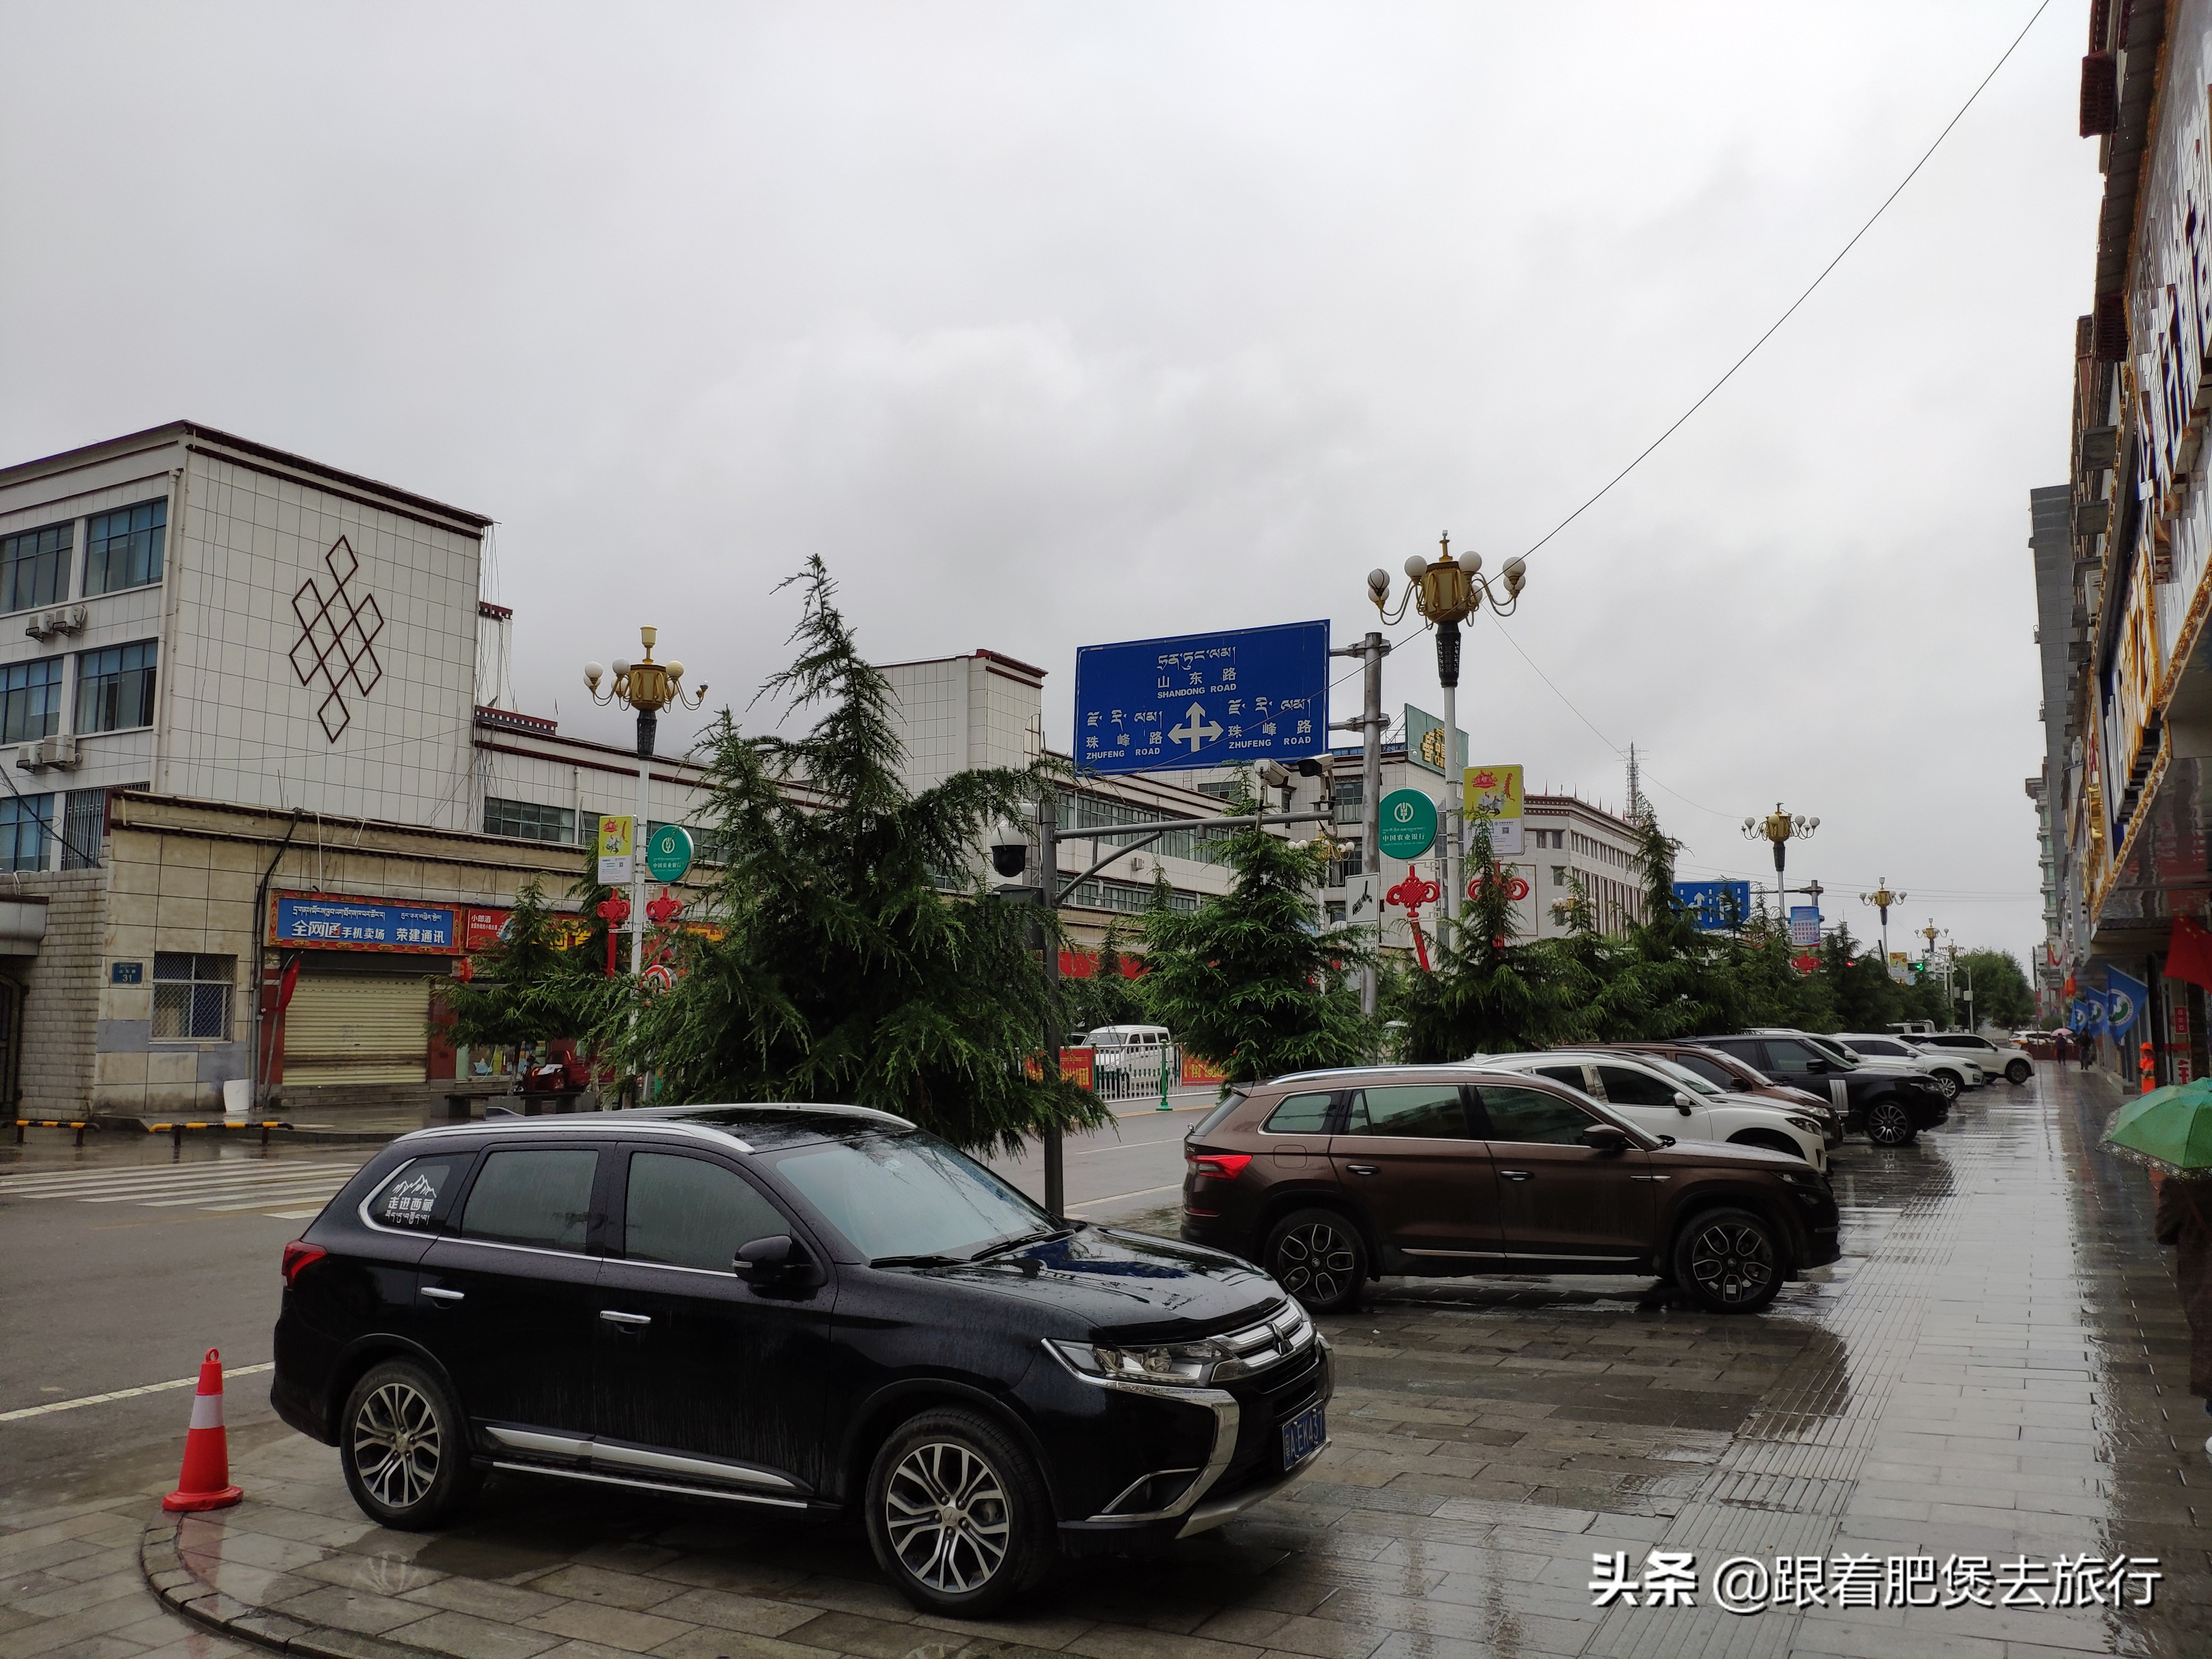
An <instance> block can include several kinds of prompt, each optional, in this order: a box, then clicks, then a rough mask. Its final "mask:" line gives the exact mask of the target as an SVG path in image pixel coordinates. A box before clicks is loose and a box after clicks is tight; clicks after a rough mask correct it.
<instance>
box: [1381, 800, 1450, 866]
mask: <svg viewBox="0 0 2212 1659" xmlns="http://www.w3.org/2000/svg"><path fill="white" fill-rule="evenodd" d="M1382 818H1383V829H1382V835H1381V841H1382V846H1383V857H1385V858H1390V859H1417V858H1419V857H1420V856H1421V854H1424V853H1425V852H1427V851H1428V850H1429V848H1431V847H1433V846H1435V845H1436V841H1437V804H1436V802H1434V801H1432V800H1431V799H1429V798H1428V797H1427V796H1426V795H1425V794H1423V793H1421V792H1420V791H1419V790H1418V789H1393V790H1392V791H1391V792H1390V793H1389V794H1387V795H1385V796H1383V811H1382Z"/></svg>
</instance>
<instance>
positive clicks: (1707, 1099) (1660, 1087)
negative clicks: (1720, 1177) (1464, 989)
mask: <svg viewBox="0 0 2212 1659" xmlns="http://www.w3.org/2000/svg"><path fill="white" fill-rule="evenodd" d="M1467 1064H1468V1065H1470V1066H1481V1067H1482V1068H1483V1069H1484V1070H1485V1071H1492V1072H1515V1073H1532V1074H1534V1076H1537V1077H1547V1078H1549V1079H1552V1081H1553V1082H1554V1083H1564V1084H1565V1085H1567V1087H1569V1088H1570V1089H1577V1090H1580V1091H1582V1092H1583V1094H1586V1095H1588V1096H1589V1097H1591V1098H1592V1099H1594V1100H1601V1101H1603V1102H1604V1103H1606V1104H1607V1105H1608V1106H1610V1107H1612V1108H1613V1113H1614V1115H1616V1116H1620V1117H1625V1118H1626V1119H1628V1121H1630V1122H1632V1123H1634V1124H1636V1125H1637V1126H1638V1127H1640V1128H1642V1129H1643V1130H1644V1132H1645V1133H1647V1134H1651V1135H1656V1136H1660V1137H1662V1138H1663V1137H1668V1136H1672V1137H1673V1138H1674V1139H1677V1140H1724V1141H1728V1142H1730V1143H1731V1144H1733V1145H1735V1146H1764V1147H1765V1148H1766V1149H1767V1150H1768V1151H1769V1152H1784V1153H1787V1154H1788V1155H1789V1156H1790V1157H1791V1158H1803V1159H1804V1160H1805V1162H1807V1163H1808V1164H1811V1165H1812V1166H1813V1167H1814V1169H1816V1170H1826V1168H1827V1167H1828V1139H1827V1135H1826V1132H1825V1129H1824V1127H1823V1126H1822V1124H1821V1122H1820V1120H1819V1119H1817V1118H1813V1117H1808V1116H1807V1115H1805V1114H1804V1113H1802V1112H1793V1111H1791V1110H1790V1109H1788V1108H1787V1107H1784V1106H1780V1105H1769V1104H1766V1103H1764V1102H1762V1101H1760V1100H1759V1098H1758V1097H1756V1096H1753V1095H1731V1094H1728V1093H1725V1092H1723V1091H1722V1090H1721V1089H1719V1088H1718V1087H1717V1086H1716V1085H1713V1084H1711V1083H1708V1082H1706V1081H1705V1079H1703V1078H1701V1077H1699V1076H1698V1075H1697V1074H1696V1073H1693V1072H1685V1071H1683V1070H1681V1068H1680V1067H1679V1066H1672V1065H1670V1064H1669V1063H1668V1061H1666V1060H1660V1059H1658V1058H1657V1057H1656V1056H1654V1055H1648V1054H1634V1055H1631V1054H1607V1053H1605V1052H1603V1051H1601V1050H1595V1049H1591V1050H1583V1049H1553V1050H1551V1051H1549V1052H1547V1053H1544V1054H1490V1055H1480V1054H1479V1055H1477V1056H1475V1057H1474V1059H1472V1060H1468V1062H1467Z"/></svg>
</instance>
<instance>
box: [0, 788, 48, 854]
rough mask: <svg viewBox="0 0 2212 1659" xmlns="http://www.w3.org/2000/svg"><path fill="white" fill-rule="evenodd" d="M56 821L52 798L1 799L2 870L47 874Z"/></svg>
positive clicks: (14, 797) (33, 796)
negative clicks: (50, 839) (48, 838)
mask: <svg viewBox="0 0 2212 1659" xmlns="http://www.w3.org/2000/svg"><path fill="white" fill-rule="evenodd" d="M53 821H54V798H53V797H52V795H18V794H15V793H9V794H8V795H6V796H0V870H43V869H45V868H46V836H47V835H48V833H49V831H50V830H51V828H52V824H53Z"/></svg>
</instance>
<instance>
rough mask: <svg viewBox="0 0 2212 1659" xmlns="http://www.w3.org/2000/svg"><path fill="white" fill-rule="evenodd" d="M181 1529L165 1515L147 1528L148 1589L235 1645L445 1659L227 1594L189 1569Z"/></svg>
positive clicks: (142, 1562) (348, 1658) (318, 1657)
mask: <svg viewBox="0 0 2212 1659" xmlns="http://www.w3.org/2000/svg"><path fill="white" fill-rule="evenodd" d="M178 1526H179V1517H176V1516H170V1515H167V1514H163V1515H161V1516H159V1517H158V1518H156V1519H155V1520H154V1521H153V1522H150V1523H149V1525H148V1526H147V1528H146V1531H145V1533H144V1535H143V1537H142V1538H141V1539H140V1541H139V1545H138V1565H139V1568H140V1570H141V1571H143V1573H144V1574H145V1575H146V1583H147V1585H148V1587H149V1589H152V1590H153V1592H154V1594H155V1595H156V1596H158V1597H159V1598H160V1599H161V1604H162V1605H163V1606H164V1607H167V1608H168V1609H169V1611H170V1612H172V1613H178V1614H180V1615H182V1616H183V1617H184V1618H186V1619H189V1620H191V1621H192V1622H193V1623H194V1624H196V1625H201V1626H205V1627H206V1628H208V1629H209V1630H212V1631H216V1632H219V1633H220V1634H222V1635H224V1636H228V1637H229V1638H231V1639H232V1640H234V1641H239V1642H247V1643H251V1644H252V1645H254V1646H255V1647H261V1648H268V1649H270V1650H272V1651H275V1652H277V1653H296V1654H300V1655H302V1656H304V1659H441V1656H439V1655H436V1654H433V1653H431V1652H430V1651H429V1650H427V1649H424V1648H416V1647H410V1646H408V1645H407V1644H405V1643H404V1642H387V1641H386V1640H384V1639H383V1638H381V1637H376V1636H363V1635H362V1634H361V1633H360V1632H357V1631H349V1630H339V1629H337V1627H336V1626H330V1625H316V1624H311V1623H308V1622H307V1621H306V1620H299V1619H294V1618H291V1617H289V1616H288V1615H287V1614H284V1613H271V1612H270V1611H268V1610H267V1609H266V1608H263V1607H249V1606H247V1605H246V1603H245V1602H243V1601H239V1600H238V1599H237V1598H236V1597H234V1596H230V1595H224V1594H223V1593H222V1591H221V1590H219V1589H215V1588H214V1587H213V1586H212V1585H210V1583H208V1582H207V1581H206V1580H205V1579H204V1578H202V1577H200V1576H199V1575H198V1574H197V1573H196V1572H194V1571H192V1570H191V1568H190V1567H188V1566H186V1565H185V1560H184V1557H183V1556H182V1555H181V1554H180V1553H179V1551H178V1549H177V1528H178Z"/></svg>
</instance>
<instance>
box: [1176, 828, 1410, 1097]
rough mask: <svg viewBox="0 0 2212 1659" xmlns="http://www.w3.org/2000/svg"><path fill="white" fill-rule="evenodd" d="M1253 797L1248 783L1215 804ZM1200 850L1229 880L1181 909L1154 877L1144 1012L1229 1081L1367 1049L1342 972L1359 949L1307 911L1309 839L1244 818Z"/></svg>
mask: <svg viewBox="0 0 2212 1659" xmlns="http://www.w3.org/2000/svg"><path fill="white" fill-rule="evenodd" d="M1256 808H1257V803H1256V802H1255V801H1254V800H1253V799H1252V798H1251V795H1250V793H1249V784H1248V787H1247V789H1246V791H1245V793H1243V795H1242V796H1240V798H1239V799H1237V800H1235V801H1233V802H1231V803H1230V804H1229V805H1227V806H1226V807H1225V809H1224V810H1225V811H1226V812H1229V813H1231V814H1235V813H1239V812H1252V811H1255V810H1256ZM1203 850H1204V851H1205V853H1206V856H1207V857H1209V858H1216V859H1218V860H1221V861H1222V862H1223V863H1225V864H1226V865H1227V866H1229V867H1230V868H1231V870H1232V871H1234V872H1236V878H1237V879H1236V883H1235V884H1234V885H1233V886H1232V887H1231V889H1230V890H1229V891H1228V892H1226V893H1223V894H1219V895H1218V896H1209V897H1207V898H1206V899H1205V900H1204V901H1202V902H1200V905H1199V907H1198V908H1197V909H1196V910H1195V911H1192V912H1188V913H1183V912H1179V911H1176V910H1172V909H1170V908H1168V906H1167V903H1166V898H1165V890H1164V888H1162V887H1158V886H1155V888H1154V890H1153V901H1152V908H1151V910H1150V911H1148V912H1147V913H1146V916H1145V964H1146V968H1145V975H1144V977H1143V978H1142V979H1140V980H1139V981H1138V992H1139V996H1140V997H1141V998H1142V1000H1143V1002H1144V1006H1146V1008H1147V1009H1148V1010H1149V1011H1150V1012H1151V1013H1152V1018H1153V1020H1154V1021H1155V1022H1156V1023H1158V1024H1162V1025H1164V1026H1166V1027H1167V1028H1168V1029H1169V1030H1170V1031H1171V1032H1173V1033H1174V1034H1175V1038H1176V1042H1179V1043H1181V1044H1182V1046H1183V1048H1185V1049H1186V1051H1188V1053H1190V1054H1195V1055H1198V1056H1200V1057H1202V1058H1204V1059H1206V1060H1212V1062H1213V1063H1214V1064H1215V1065H1217V1066H1220V1067H1221V1068H1222V1069H1223V1071H1224V1072H1225V1073H1226V1076H1227V1079H1228V1082H1229V1083H1230V1084H1231V1085H1237V1084H1243V1083H1250V1082H1254V1081H1255V1080H1257V1079H1261V1078H1269V1077H1279V1076H1280V1075H1282V1074H1283V1073H1285V1072H1303V1071H1311V1070H1314V1069H1316V1068H1317V1067H1322V1066H1351V1065H1357V1064H1358V1063H1360V1062H1361V1061H1363V1060H1365V1059H1367V1058H1368V1056H1369V1055H1370V1054H1371V1053H1372V1052H1373V1049H1374V1039H1375V1032H1374V1030H1373V1028H1372V1026H1371V1024H1370V1022H1369V1021H1368V1019H1367V1018H1365V1017H1364V1015H1363V1014H1361V1012H1359V995H1358V991H1357V989H1356V988H1354V987H1353V986H1352V983H1351V981H1350V978H1349V974H1350V970H1351V969H1353V968H1356V967H1358V966H1359V965H1360V964H1361V963H1364V962H1366V961H1367V960H1369V957H1370V952H1369V951H1368V949H1367V947H1366V946H1365V945H1364V944H1363V943H1362V942H1361V940H1360V939H1359V936H1358V933H1356V932H1354V931H1353V930H1352V929H1349V928H1333V929H1332V928H1325V927H1322V926H1321V925H1320V924H1319V923H1318V922H1317V921H1316V915H1317V913H1318V911H1319V909H1320V908H1321V885H1322V878H1323V877H1324V874H1325V873H1326V872H1325V866H1323V864H1322V860H1320V859H1319V858H1317V857H1316V856H1315V854H1314V852H1313V850H1312V846H1311V843H1310V842H1295V843H1294V842H1288V841H1285V840H1284V839H1283V838H1282V837H1281V836H1273V835H1270V834H1268V833H1267V831H1266V830H1264V829H1259V828H1257V827H1249V828H1243V829H1237V831H1236V832H1235V833H1233V834H1231V835H1229V836H1225V837H1223V838H1222V839H1220V840H1218V841H1213V842H1206V843H1203Z"/></svg>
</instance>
